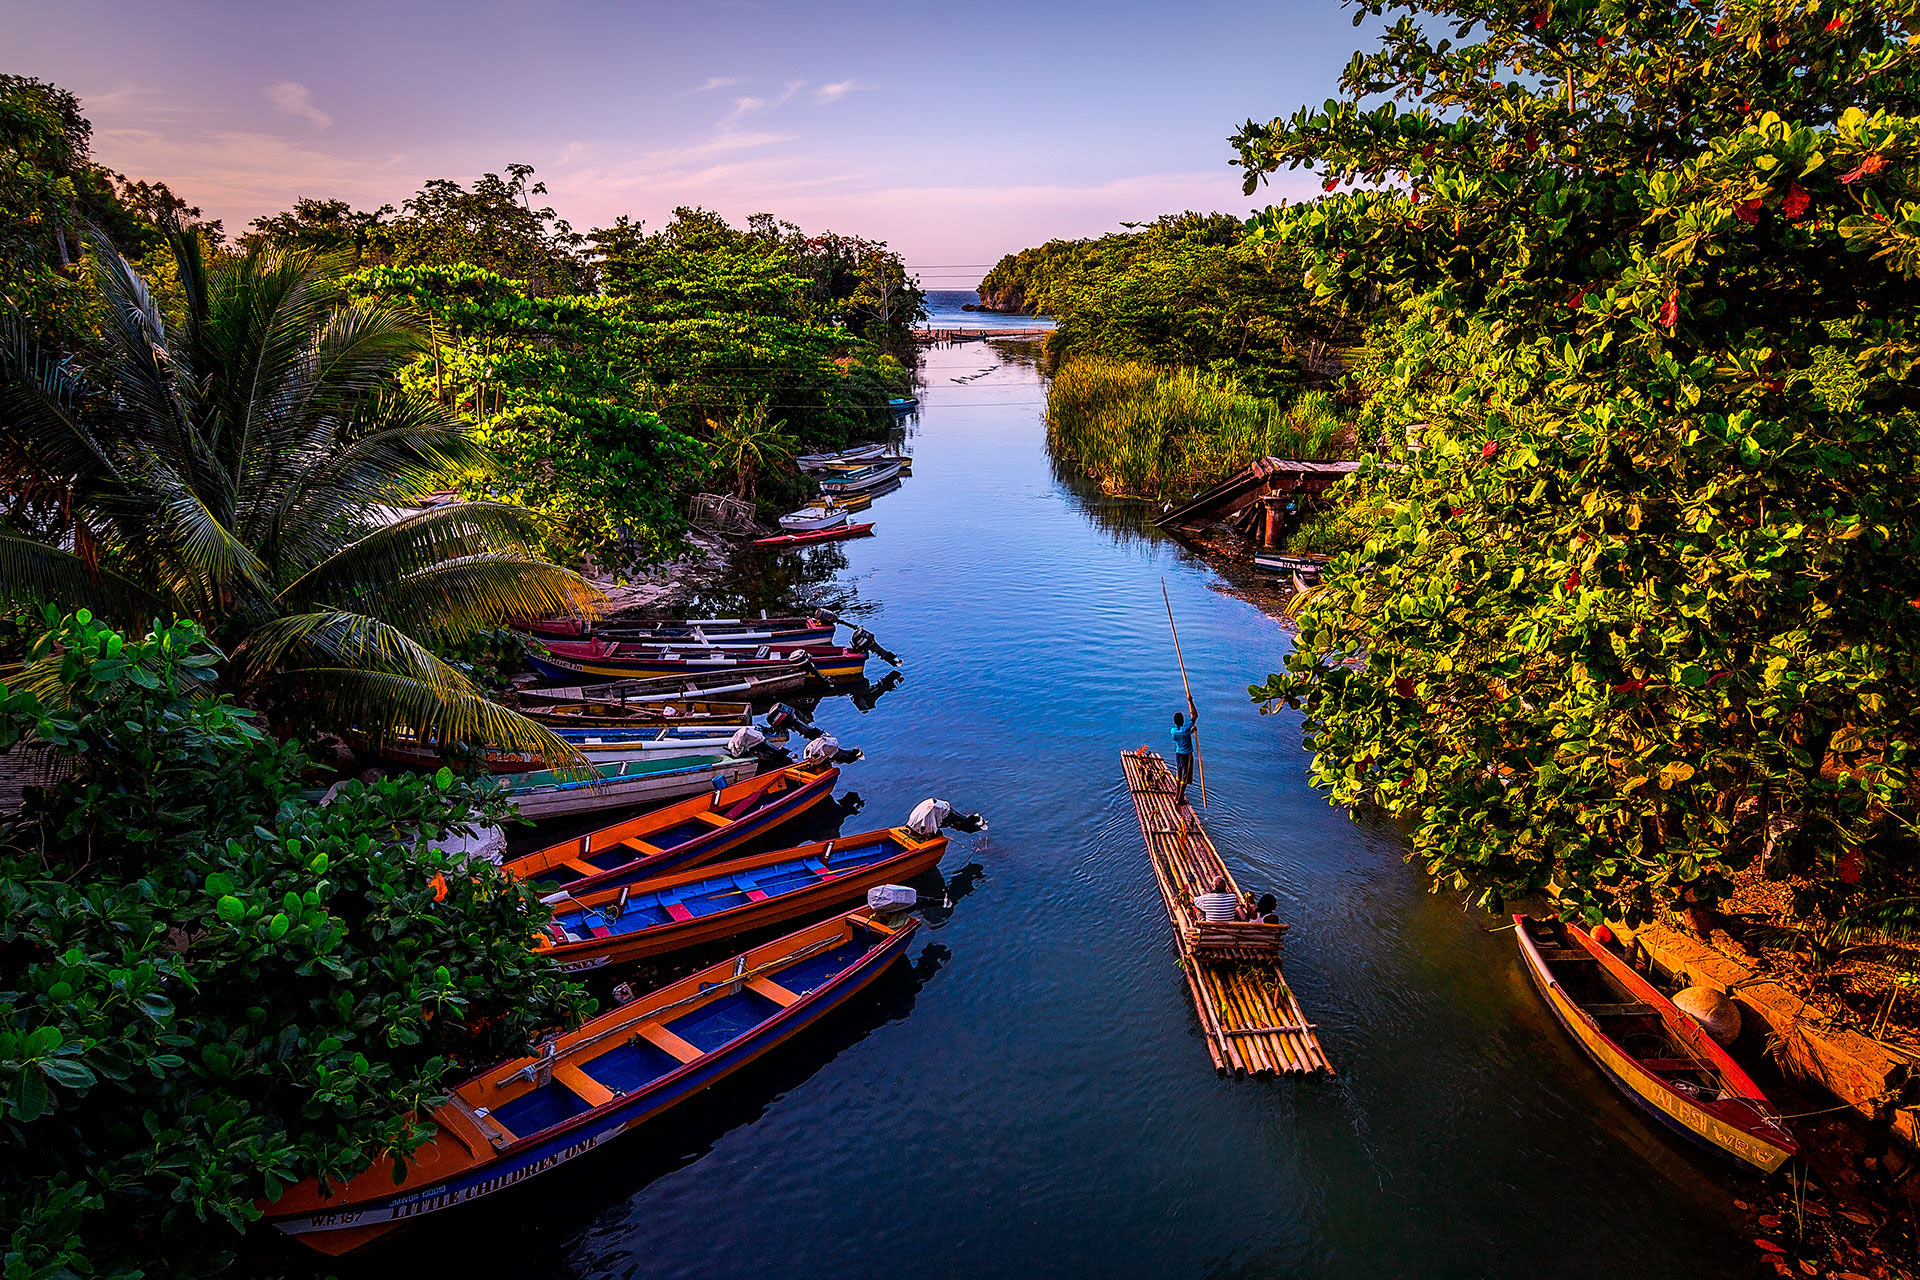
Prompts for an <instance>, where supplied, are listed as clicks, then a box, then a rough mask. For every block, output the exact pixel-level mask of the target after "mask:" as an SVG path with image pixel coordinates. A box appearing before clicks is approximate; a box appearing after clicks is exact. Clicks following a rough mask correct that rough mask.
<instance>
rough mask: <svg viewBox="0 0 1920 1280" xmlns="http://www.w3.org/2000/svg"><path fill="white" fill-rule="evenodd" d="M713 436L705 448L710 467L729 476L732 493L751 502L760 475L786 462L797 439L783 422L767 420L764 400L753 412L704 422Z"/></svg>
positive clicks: (755, 492) (758, 485) (791, 455)
mask: <svg viewBox="0 0 1920 1280" xmlns="http://www.w3.org/2000/svg"><path fill="white" fill-rule="evenodd" d="M707 426H708V427H709V428H711V429H712V431H713V438H712V439H711V440H710V441H709V443H708V449H709V451H710V452H711V454H712V458H713V469H714V470H715V471H716V472H718V473H719V474H721V475H724V476H727V477H729V478H730V479H731V481H732V484H733V492H734V496H736V497H740V498H745V499H746V500H747V501H749V502H751V501H753V499H754V497H755V496H756V495H757V494H758V492H759V489H760V477H761V476H762V475H765V474H766V473H767V472H769V471H771V470H773V469H774V468H776V467H779V466H781V465H782V464H784V463H786V462H788V461H790V460H791V459H792V458H793V455H794V453H795V452H796V451H797V450H798V448H799V441H797V440H795V439H794V438H793V437H792V436H791V435H789V434H787V430H786V427H787V424H786V423H785V422H769V421H768V420H767V406H766V402H765V401H762V402H761V403H759V404H757V405H755V406H754V407H753V412H751V413H748V414H744V415H735V416H734V417H732V418H728V419H727V420H725V421H724V422H711V421H710V422H708V423H707Z"/></svg>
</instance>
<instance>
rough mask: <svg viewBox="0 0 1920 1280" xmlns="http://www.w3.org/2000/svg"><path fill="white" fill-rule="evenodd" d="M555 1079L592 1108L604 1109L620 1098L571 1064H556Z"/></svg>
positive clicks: (554, 1069)
mask: <svg viewBox="0 0 1920 1280" xmlns="http://www.w3.org/2000/svg"><path fill="white" fill-rule="evenodd" d="M553 1078H554V1079H555V1080H556V1081H558V1082H559V1083H561V1084H563V1085H565V1086H566V1087H567V1088H569V1089H571V1090H573V1091H574V1092H575V1093H577V1094H579V1095H580V1100H581V1101H582V1102H584V1103H586V1104H587V1105H588V1106H590V1107H604V1106H606V1105H607V1104H608V1103H609V1102H612V1101H613V1100H614V1098H615V1097H617V1096H618V1095H616V1094H615V1093H614V1091H613V1090H611V1089H609V1088H607V1086H605V1085H604V1084H601V1083H600V1082H599V1081H598V1080H595V1079H594V1078H593V1077H592V1076H590V1075H588V1074H587V1073H586V1072H584V1071H582V1070H581V1069H580V1068H578V1067H576V1066H574V1065H573V1064H572V1063H570V1062H557V1063H555V1064H554V1067H553Z"/></svg>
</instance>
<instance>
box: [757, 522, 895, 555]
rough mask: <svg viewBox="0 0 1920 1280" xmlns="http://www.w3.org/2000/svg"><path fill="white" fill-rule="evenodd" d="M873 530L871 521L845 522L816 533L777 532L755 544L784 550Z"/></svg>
mask: <svg viewBox="0 0 1920 1280" xmlns="http://www.w3.org/2000/svg"><path fill="white" fill-rule="evenodd" d="M872 532H873V524H872V522H871V521H869V522H867V523H866V524H843V525H841V526H840V527H839V528H837V529H821V530H819V531H818V532H816V533H776V534H774V535H773V536H772V537H771V538H755V539H754V540H753V545H754V546H756V547H760V548H763V549H764V550H768V551H784V550H786V549H787V548H789V547H810V546H812V545H813V544H814V543H816V542H837V541H839V540H840V539H841V538H864V537H866V536H867V535H868V534H870V533H872Z"/></svg>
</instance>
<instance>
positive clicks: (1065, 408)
mask: <svg viewBox="0 0 1920 1280" xmlns="http://www.w3.org/2000/svg"><path fill="white" fill-rule="evenodd" d="M1047 440H1048V442H1049V443H1050V444H1051V445H1052V447H1053V449H1054V451H1055V452H1056V453H1057V454H1058V455H1060V456H1062V457H1066V458H1071V459H1073V460H1074V461H1075V462H1076V463H1078V464H1079V465H1080V466H1081V467H1083V468H1084V469H1085V470H1086V471H1087V473H1088V474H1090V475H1091V476H1093V477H1094V478H1095V479H1096V480H1098V481H1099V482H1100V487H1101V488H1102V489H1104V490H1106V491H1107V492H1108V493H1114V494H1130V495H1134V496H1138V497H1152V498H1165V497H1176V496H1183V495H1186V494H1189V493H1192V492H1193V491H1195V490H1196V489H1200V488H1203V487H1205V486H1206V485H1208V484H1211V483H1213V482H1214V481H1216V480H1218V479H1220V478H1221V477H1222V476H1225V475H1227V474H1229V473H1231V472H1233V471H1236V470H1238V469H1239V468H1241V467H1244V466H1245V465H1247V464H1248V463H1249V462H1252V461H1253V460H1254V459H1255V458H1263V457H1266V456H1268V455H1278V456H1281V457H1289V458H1333V457H1342V456H1345V452H1346V450H1347V448H1348V447H1349V445H1350V442H1351V433H1350V432H1349V431H1348V429H1347V428H1346V426H1345V425H1344V424H1343V422H1342V421H1341V420H1340V417H1339V415H1338V414H1337V413H1336V412H1335V410H1334V406H1333V404H1332V401H1331V400H1330V398H1329V397H1327V396H1325V395H1324V394H1321V393H1313V392H1310V393H1307V394H1305V395H1302V396H1300V397H1299V398H1298V399H1296V400H1295V401H1294V402H1293V404H1291V405H1288V406H1282V405H1280V404H1279V403H1277V402H1275V401H1273V400H1271V399H1268V398H1266V397H1262V396H1255V395H1249V394H1247V393H1246V392H1245V391H1244V390H1242V389H1241V388H1240V386H1239V385H1238V384H1237V383H1235V382H1234V381H1233V380H1232V379H1229V378H1223V377H1220V376H1217V375H1213V374H1205V373H1197V372H1192V371H1187V372H1167V371H1164V370H1161V369H1158V368H1155V367H1153V366H1151V365H1144V364H1133V363H1126V362H1119V361H1110V360H1101V359H1093V358H1088V359H1079V360H1075V361H1073V362H1072V363H1071V364H1069V365H1067V366H1066V367H1065V368H1064V369H1061V370H1060V371H1059V372H1058V373H1057V374H1055V375H1054V378H1053V385H1052V388H1051V389H1050V391H1049V392H1048V395H1047Z"/></svg>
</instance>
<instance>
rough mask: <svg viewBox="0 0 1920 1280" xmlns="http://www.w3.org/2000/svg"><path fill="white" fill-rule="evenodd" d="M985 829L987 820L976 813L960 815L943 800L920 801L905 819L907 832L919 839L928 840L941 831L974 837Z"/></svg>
mask: <svg viewBox="0 0 1920 1280" xmlns="http://www.w3.org/2000/svg"><path fill="white" fill-rule="evenodd" d="M986 829H987V820H986V819H985V818H983V817H981V816H980V815H979V814H977V813H961V812H960V811H959V810H957V809H955V808H954V807H953V806H952V805H950V804H948V803H947V802H946V801H945V800H933V799H927V800H922V801H921V802H920V803H919V804H917V805H915V806H914V807H913V813H912V814H910V815H909V816H908V818H907V830H908V831H911V832H912V833H913V834H914V835H916V836H919V837H920V838H921V839H923V840H926V839H930V838H932V837H933V836H937V835H939V834H940V833H941V832H942V831H960V832H965V833H966V834H967V835H975V834H977V833H979V832H982V831H985V830H986Z"/></svg>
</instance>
